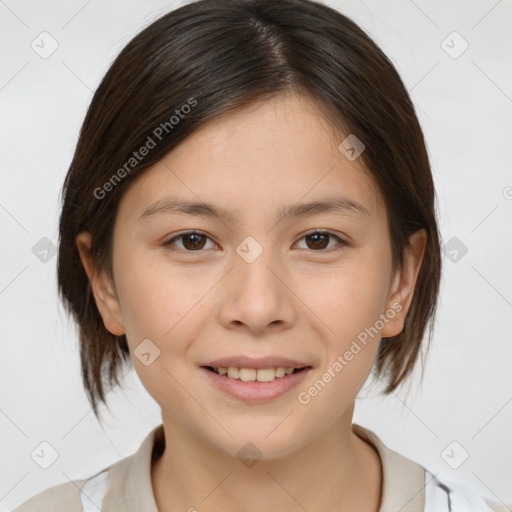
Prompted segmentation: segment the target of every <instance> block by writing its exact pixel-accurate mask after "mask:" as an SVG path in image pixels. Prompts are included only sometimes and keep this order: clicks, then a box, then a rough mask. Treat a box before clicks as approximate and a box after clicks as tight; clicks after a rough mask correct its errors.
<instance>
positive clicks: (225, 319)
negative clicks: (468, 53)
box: [16, 0, 506, 512]
mask: <svg viewBox="0 0 512 512" xmlns="http://www.w3.org/2000/svg"><path fill="white" fill-rule="evenodd" d="M59 229H60V245H59V253H58V284H59V291H60V293H61V297H62V299H63V301H64V303H65V305H66V306H67V308H68V310H69V312H70V313H71V314H72V315H73V316H74V318H75V320H76V322H77V324H78V326H79V329H80V347H81V360H82V370H83V380H84V384H85V389H86V391H87V393H88V397H89V400H90V402H91V406H92V408H93V410H94V412H95V414H96V415H98V409H97V406H98V404H99V403H100V402H105V389H106V387H107V386H108V385H111V384H116V383H118V376H119V372H120V371H121V369H122V368H123V364H124V363H130V362H131V363H133V366H134V367H135V370H136V372H137V374H138V376H139V377H140V379H141V382H142V383H143V385H144V387H145V388H146V389H147V391H148V392H149V394H150V395H151V396H152V397H153V398H154V399H155V401H156V402H157V403H158V404H159V406H160V407H161V410H162V425H160V426H159V427H157V428H155V429H154V430H153V431H152V432H151V433H150V434H149V435H148V436H147V437H146V439H145V440H144V442H143V443H142V445H141V447H140V448H139V450H138V451H137V452H136V453H135V454H133V455H131V456H130V457H127V458H125V459H123V460H121V461H119V462H117V463H115V464H113V465H111V466H109V467H108V468H104V469H103V470H102V471H100V472H98V473H97V474H96V475H92V476H91V477H90V478H87V479H84V480H79V481H75V482H70V483H66V484H62V485H59V486H55V487H52V488H50V489H48V490H46V491H44V492H42V493H40V494H38V495H37V496H35V497H33V498H31V499H30V500H28V501H27V502H25V503H24V504H23V505H21V506H20V507H19V508H17V509H16V511H18V512H25V511H36V510H54V511H63V512H64V511H66V512H70V511H90V510H98V509H99V510H103V511H107V512H113V511H117V510H124V511H133V512H136V511H137V512H141V511H144V512H158V511H160V512H174V511H178V510H183V511H185V510H188V511H195V510H198V511H218V510H222V511H232V510H233V511H234V510H237V511H239V510H245V511H251V512H259V511H262V510H268V509H270V508H273V509H278V510H290V511H292V510H293V511H299V510H307V511H308V512H318V511H320V510H322V511H326V510H332V511H345V510H347V511H348V510H357V511H358V512H377V511H380V512H384V511H385V512H391V511H393V512H397V511H403V512H406V511H410V512H412V511H428V512H434V511H435V512H441V511H445V510H446V511H448V510H452V511H461V512H462V511H469V510H475V511H489V510H506V509H505V508H504V507H501V505H500V504H499V503H497V502H492V501H490V500H487V499H484V498H482V497H479V496H478V495H477V494H476V493H474V492H471V491H469V490H467V489H463V488H461V487H459V488H455V487H453V486H451V485H447V484H446V483H443V482H442V481H440V480H439V479H437V478H436V477H435V476H434V475H432V474H431V473H430V472H429V471H428V470H426V469H425V468H423V467H422V466H421V465H419V464H417V463H415V462H413V461H411V460H409V459H407V458H406V457H404V456H401V455H400V454H398V453H397V452H394V451H392V450H391V449H389V448H388V447H386V446H385V445H384V444H383V443H382V441H381V440H380V439H379V437H378V436H377V435H376V434H375V433H373V432H371V431H370V430H368V429H365V428H363V427H361V426H360V425H357V424H353V423H352V415H353V410H354V402H355V398H356V396H357V393H358V392H359V390H360V389H361V387H362V385H363V384H364V382H365V381H366V379H367V377H368V375H369V373H370V372H372V371H373V372H375V374H376V375H377V376H378V377H379V378H382V379H383V380H384V381H385V382H386V389H385V392H386V393H391V392H392V391H393V390H395V389H396V388H397V387H398V386H399V385H400V384H401V383H402V382H404V381H405V380H406V379H407V377H408V376H409V375H410V373H411V371H412V369H413V367H414V364H415V362H416V360H417V358H418V354H419V352H420V347H421V343H422V338H423V335H424V333H425V330H426V328H427V326H428V324H429V323H430V322H432V319H433V316H434V313H435V309H436V304H437V295H438V289H439V280H440V271H441V257H440V243H439V233H438V227H437V221H436V216H435V192H434V186H433V181H432V176H431V170H430V164H429V160H428V156H427V151H426V147H425V142H424V138H423V134H422V131H421V128H420V125H419V122H418V120H417V117H416V115H415V112H414V108H413V105H412V103H411V100H410V98H409V96H408V94H407V91H406V89H405V88H404V85H403V83H402V81H401V79H400V78H399V76H398V74H397V72H396V70H395V69H394V67H393V66H392V64H391V63H390V61H389V60H388V59H387V58H386V56H385V55H384V54H383V53H382V52H381V51H380V49H379V48H378V47H377V46H376V45H375V43H373V42H372V40H370V39H369V37H368V36H367V35H366V34H365V33H364V32H363V31H362V30H361V29H360V28H359V27H358V26H357V25H355V24H354V23H353V22H352V21H351V20H349V19H348V18H346V17H345V16H343V15H342V14H340V13H338V12H337V11H335V10H333V9H331V8H329V7H327V6H325V5H322V4H320V3H317V2H313V1H309V0H280V1H274V2H269V1H265V0H243V1H239V2H231V1H224V0H222V1H217V2H207V1H206V0H200V1H197V2H194V3H189V4H187V5H184V6H183V7H181V8H179V9H177V10H175V11H173V12H171V13H169V14H167V15H165V16H163V17H162V18H160V19H159V20H157V21H156V22H154V23H153V24H151V25H150V26H149V27H147V28H146V29H145V30H143V31H142V32H141V33H140V34H139V35H138V36H136V37H135V38H134V39H133V40H132V41H131V42H130V43H129V44H128V45H127V46H126V48H124V50H123V51H122V52H121V54H120V55H119V57H118V58H117V59H116V61H115V62H114V64H113V65H112V66H111V68H110V70H109V71H108V73H107V74H106V76H105V77H104V79H103V81H102V83H101V85H100V86H99V88H98V90H97V91H96V93H95V95H94V97H93V100H92V103H91V105H90V108H89V111H88V113H87V116H86V119H85V121H84V124H83V127H82V130H81V133H80V138H79V141H78V145H77V148H76V152H75V155H74V158H73V161H72V163H71V166H70V169H69V172H68V175H67V177H66V180H65V184H64V189H63V205H62V213H61V219H60V226H59Z"/></svg>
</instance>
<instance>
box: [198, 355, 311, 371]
mask: <svg viewBox="0 0 512 512" xmlns="http://www.w3.org/2000/svg"><path fill="white" fill-rule="evenodd" d="M201 366H211V367H212V368H229V367H230V366H233V367H235V368H279V367H280V366H284V367H285V368H304V367H306V366H310V365H309V364H307V363H304V362H302V361H297V360H294V359H288V358H286V357H280V356H267V357H260V358H252V357H247V356H232V357H223V358H222V359H216V360H215V361H211V362H209V363H206V364H203V365H201Z"/></svg>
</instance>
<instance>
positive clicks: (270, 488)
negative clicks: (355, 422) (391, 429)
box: [151, 415, 382, 512]
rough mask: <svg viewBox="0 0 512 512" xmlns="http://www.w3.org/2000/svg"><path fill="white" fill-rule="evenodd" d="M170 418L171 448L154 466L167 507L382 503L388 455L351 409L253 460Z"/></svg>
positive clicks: (372, 509)
mask: <svg viewBox="0 0 512 512" xmlns="http://www.w3.org/2000/svg"><path fill="white" fill-rule="evenodd" d="M163 419H164V433H165V448H164V449H163V453H161V454H157V456H156V457H155V458H154V460H153V464H152V469H151V473H152V474H151V478H152V482H153V491H154V495H155V500H156V504H157V507H158V510H159V511H160V512H174V511H175V510H191V511H194V509H197V510H201V512H203V511H204V512H208V511H214V510H215V511H217V510H223V511H225V512H231V511H233V512H234V511H237V512H238V511H240V510H245V511H247V512H259V511H262V510H271V509H279V510H304V509H305V510H307V511H308V512H319V511H320V510H321V511H323V512H326V511H329V510H332V511H338V512H339V511H341V510H358V511H359V512H378V510H379V506H380V503H381V493H382V468H381V463H380V459H379V456H378V454H377V452H376V451H375V449H374V448H373V447H372V446H371V445H369V444H367V443H366V442H365V441H363V440H362V439H360V438H359V437H358V436H356V435H355V434H354V433H353V432H352V430H351V415H350V418H349V421H346V420H343V422H342V423H337V424H335V425H333V427H332V428H331V429H329V430H328V431H326V432H325V433H324V434H323V435H321V436H320V437H318V438H317V439H315V441H314V443H311V444H309V445H306V446H304V447H302V448H301V449H299V450H297V451H294V452H293V453H291V454H289V455H287V456H285V457H281V458H277V459H272V460H266V459H264V458H262V459H260V460H259V461H258V462H256V463H255V464H254V465H250V466H246V465H244V464H242V462H241V461H240V460H239V459H238V458H234V457H232V456H231V455H229V454H226V453H225V452H223V451H221V450H219V449H217V448H216V447H213V446H212V445H210V444H208V443H206V442H204V441H203V440H201V439H198V438H197V437H196V436H194V434H193V433H191V432H190V431H188V430H186V429H183V428H182V427H181V426H180V425H178V424H176V423H175V422H173V421H170V418H165V417H164V416H163ZM319 489H321V492H319Z"/></svg>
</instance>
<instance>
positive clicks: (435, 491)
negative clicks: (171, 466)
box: [12, 423, 512, 512]
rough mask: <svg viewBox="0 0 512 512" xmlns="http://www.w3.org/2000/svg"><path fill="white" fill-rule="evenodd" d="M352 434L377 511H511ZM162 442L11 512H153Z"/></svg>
mask: <svg viewBox="0 0 512 512" xmlns="http://www.w3.org/2000/svg"><path fill="white" fill-rule="evenodd" d="M352 431H353V432H354V433H355V434H356V435H357V436H358V437H360V438H361V439H363V440H364V441H366V442H367V443H370V444H371V445H372V446H373V447H375V449H376V450H377V452H378V454H379V457H380V460H381V463H382V470H383V486H382V487H383V489H382V491H383V492H382V501H381V506H380V508H379V512H459V511H460V512H471V511H478V512H491V511H498V512H510V511H512V507H510V508H508V507H507V506H505V505H504V504H501V503H498V502H495V501H491V500H488V499H484V498H481V497H479V496H478V494H476V493H474V492H471V491H469V490H468V489H466V488H463V487H460V486H459V487H455V486H453V485H451V484H446V483H443V482H440V481H439V480H438V479H437V478H436V477H435V476H434V475H432V473H430V472H429V471H428V470H426V469H425V468H423V467H422V466H421V465H419V464H417V463H416V462H413V461H412V460H410V459H408V458H406V457H404V456H403V455H400V454H399V453H398V452H395V451H393V450H391V449H389V448H388V447H387V446H385V445H384V443H383V442H382V441H381V440H380V439H379V437H378V436H377V435H376V434H374V433H373V432H372V431H370V430H368V429H366V428H364V427H362V426H360V425H357V424H355V423H353V424H352ZM163 440H164V431H163V425H159V426H158V427H155V428H154V429H153V430H152V431H151V432H150V433H149V434H148V435H147V436H146V438H145V439H144V441H143V442H142V444H141V446H140V447H139V449H138V450H137V451H136V452H135V453H134V454H132V455H130V456H128V457H126V458H124V459H122V460H120V461H119V462H116V463H114V464H112V465H111V466H109V467H107V468H105V469H103V470H101V471H100V472H98V473H96V474H95V475H93V476H91V477H89V478H87V479H83V480H75V481H73V482H67V483H64V484H60V485H56V486H54V487H50V488H49V489H46V490H45V491H42V492H40V493H39V494H36V495H35V496H33V497H32V498H30V499H29V500H27V501H25V502H24V503H23V504H22V505H20V506H19V507H17V508H16V509H14V510H13V511H12V512H50V511H51V512H98V511H99V510H100V511H102V512H120V511H123V512H158V509H157V506H156V503H155V497H154V494H153V488H152V485H151V461H152V457H153V456H155V455H156V454H159V453H161V451H162V446H163ZM153 448H155V450H154V451H153Z"/></svg>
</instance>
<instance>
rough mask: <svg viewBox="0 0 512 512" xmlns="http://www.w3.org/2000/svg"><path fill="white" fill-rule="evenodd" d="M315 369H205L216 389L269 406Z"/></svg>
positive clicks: (249, 401) (247, 400)
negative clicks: (269, 403) (269, 402)
mask: <svg viewBox="0 0 512 512" xmlns="http://www.w3.org/2000/svg"><path fill="white" fill-rule="evenodd" d="M312 369H313V368H312V367H311V366H305V367H302V368H294V367H284V366H278V367H270V368H244V367H242V368H238V367H236V366H229V367H222V366H221V367H217V368H216V367H213V366H202V367H201V370H202V371H203V372H204V374H205V375H206V376H207V378H209V380H210V383H212V384H213V385H214V387H215V388H217V389H219V390H221V391H222V392H223V393H226V394H228V395H230V396H232V397H235V398H237V399H238V400H242V401H244V402H248V403H258V402H266V401H269V400H273V399H275V398H278V397H279V396H281V395H284V394H285V393H287V392H288V391H290V390H291V389H293V388H295V387H296V386H298V385H299V384H300V383H301V382H302V380H303V379H304V378H305V376H306V375H307V374H308V373H309V371H310V370H312Z"/></svg>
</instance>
